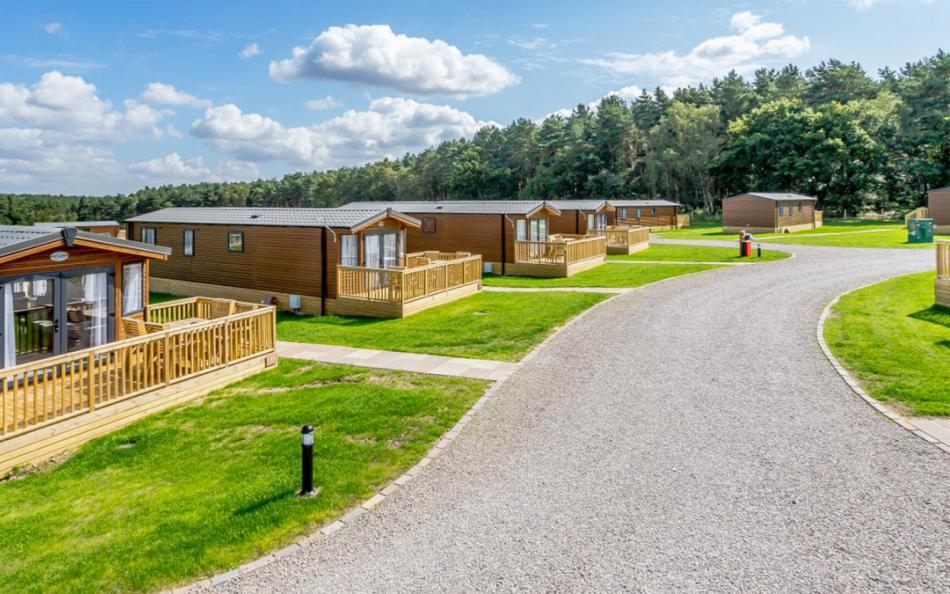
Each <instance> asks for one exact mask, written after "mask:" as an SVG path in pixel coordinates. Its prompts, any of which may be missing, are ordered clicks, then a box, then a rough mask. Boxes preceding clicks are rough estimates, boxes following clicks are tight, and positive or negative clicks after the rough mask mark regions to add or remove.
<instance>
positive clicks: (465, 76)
mask: <svg viewBox="0 0 950 594" xmlns="http://www.w3.org/2000/svg"><path fill="white" fill-rule="evenodd" d="M270 75H271V77H272V78H274V79H276V80H279V81H283V82H290V81H295V80H301V79H327V80H341V81H347V82H354V83H363V84H368V85H374V86H379V87H391V88H395V89H399V90H401V91H405V92H407V93H415V94H419V95H433V94H443V95H451V96H456V97H469V96H479V95H489V94H491V93H497V92H499V91H501V90H502V89H505V88H507V87H509V86H511V85H514V84H516V83H518V82H519V79H518V77H517V76H516V75H514V74H513V73H511V72H509V71H508V69H506V68H505V67H504V66H502V65H501V64H498V63H497V62H494V61H492V60H491V59H489V58H487V57H486V56H483V55H481V54H463V53H462V52H461V50H459V49H458V48H457V47H455V46H453V45H450V44H448V43H446V42H444V41H442V40H440V39H436V40H434V41H430V40H428V39H425V38H423V37H409V36H407V35H402V34H398V35H397V34H396V33H394V32H393V30H392V29H391V28H390V27H389V25H346V26H345V27H330V28H329V29H327V30H326V31H324V32H323V33H321V34H320V35H318V36H317V37H315V38H314V39H313V41H312V42H311V43H310V45H309V46H307V47H295V48H294V49H293V57H291V58H288V59H285V60H280V61H274V62H271V63H270Z"/></svg>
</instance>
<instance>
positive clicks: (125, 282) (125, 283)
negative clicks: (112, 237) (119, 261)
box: [122, 262, 145, 316]
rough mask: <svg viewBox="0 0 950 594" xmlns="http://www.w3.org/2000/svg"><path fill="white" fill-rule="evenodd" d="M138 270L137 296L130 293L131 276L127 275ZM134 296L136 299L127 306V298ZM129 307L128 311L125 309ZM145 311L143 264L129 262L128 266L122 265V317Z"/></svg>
mask: <svg viewBox="0 0 950 594" xmlns="http://www.w3.org/2000/svg"><path fill="white" fill-rule="evenodd" d="M134 268H138V269H139V282H138V294H137V295H136V293H135V292H133V291H131V290H130V289H131V285H130V284H129V283H130V282H131V279H132V275H131V274H129V271H130V270H132V269H134ZM132 295H136V296H137V299H136V300H135V301H134V302H133V303H131V304H129V297H130V296H132ZM127 304H128V305H131V307H129V309H126V305H127ZM143 311H145V264H144V263H142V262H130V263H129V264H123V265H122V315H123V316H129V315H133V314H137V313H142V312H143Z"/></svg>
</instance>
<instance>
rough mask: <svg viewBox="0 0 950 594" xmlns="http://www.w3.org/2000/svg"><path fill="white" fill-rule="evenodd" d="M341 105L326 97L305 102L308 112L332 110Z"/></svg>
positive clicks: (335, 100)
mask: <svg viewBox="0 0 950 594" xmlns="http://www.w3.org/2000/svg"><path fill="white" fill-rule="evenodd" d="M342 105H343V102H341V101H339V100H338V99H335V98H333V97H331V96H330V95H327V96H326V97H323V98H322V99H311V100H310V101H307V109H309V110H310V111H322V110H324V109H333V108H334V107H340V106H342Z"/></svg>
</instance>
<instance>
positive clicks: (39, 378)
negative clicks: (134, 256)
mask: <svg viewBox="0 0 950 594" xmlns="http://www.w3.org/2000/svg"><path fill="white" fill-rule="evenodd" d="M183 301H184V302H185V303H182V304H178V303H176V304H175V305H174V306H169V307H162V308H161V310H162V311H163V312H166V311H167V312H169V313H168V314H165V313H162V314H160V315H162V316H165V315H167V316H168V319H171V317H172V316H176V315H180V316H185V317H199V316H190V315H188V313H187V312H188V309H187V308H188V307H192V306H194V307H199V308H200V307H201V306H199V305H197V300H183ZM189 304H190V305H189ZM162 305H165V304H162ZM179 306H181V309H180V308H179ZM246 309H247V311H245V312H243V313H238V314H234V315H230V316H227V317H220V318H216V319H211V320H207V321H204V322H198V323H196V324H193V325H190V326H186V327H182V328H177V329H171V330H163V331H160V332H155V333H151V334H147V335H145V336H140V337H136V338H131V339H127V340H120V341H117V342H112V343H109V344H105V345H102V346H98V347H93V348H89V349H83V350H80V351H76V352H73V353H68V354H65V355H57V356H54V357H49V358H46V359H42V360H40V361H36V362H33V363H27V364H23V365H18V366H16V367H10V368H7V369H3V370H0V383H2V387H0V435H4V434H9V433H14V432H21V431H24V430H28V429H33V428H35V427H38V426H41V425H44V424H46V423H47V422H51V421H57V420H62V419H64V418H67V417H70V416H74V415H77V414H83V413H88V412H92V411H94V410H95V409H96V408H97V407H100V406H103V405H106V404H111V403H113V402H117V401H120V400H125V399H128V398H132V397H135V396H139V395H142V394H144V393H146V392H149V391H152V390H156V389H158V388H161V387H164V386H167V385H169V384H174V383H176V382H181V381H184V380H187V379H189V378H193V377H195V376H197V375H199V374H201V373H204V372H208V371H212V370H215V369H220V368H223V367H225V366H228V365H232V364H235V363H238V362H241V361H242V360H245V359H247V358H249V357H253V356H257V355H262V354H266V353H270V352H273V351H274V349H275V347H276V344H275V340H276V339H275V327H276V326H275V323H276V313H275V309H274V308H273V307H254V308H246ZM175 312H178V313H175ZM181 312H185V313H181Z"/></svg>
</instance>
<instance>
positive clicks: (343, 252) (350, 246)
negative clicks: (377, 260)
mask: <svg viewBox="0 0 950 594" xmlns="http://www.w3.org/2000/svg"><path fill="white" fill-rule="evenodd" d="M340 265H341V266H359V265H360V237H359V235H341V236H340Z"/></svg>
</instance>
